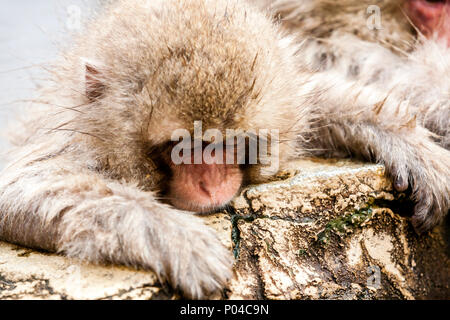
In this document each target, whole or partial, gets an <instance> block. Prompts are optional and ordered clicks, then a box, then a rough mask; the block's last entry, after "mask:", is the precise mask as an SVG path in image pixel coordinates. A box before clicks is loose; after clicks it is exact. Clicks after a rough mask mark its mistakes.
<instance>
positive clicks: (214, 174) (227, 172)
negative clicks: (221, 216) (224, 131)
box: [169, 152, 243, 213]
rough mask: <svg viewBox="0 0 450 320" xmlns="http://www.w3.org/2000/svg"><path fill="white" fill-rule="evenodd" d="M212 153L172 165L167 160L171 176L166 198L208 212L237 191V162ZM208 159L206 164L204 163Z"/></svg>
mask: <svg viewBox="0 0 450 320" xmlns="http://www.w3.org/2000/svg"><path fill="white" fill-rule="evenodd" d="M223 157H224V159H223V160H222V161H221V162H223V164H220V163H219V162H220V161H216V160H218V159H217V158H216V156H215V154H214V153H212V154H211V156H210V157H209V159H205V158H203V161H202V162H203V163H202V164H180V165H175V164H173V163H172V162H171V161H169V166H170V168H171V170H172V179H171V182H170V184H169V198H170V202H171V203H172V205H173V206H174V207H176V208H178V209H182V210H187V211H193V212H198V213H208V212H211V211H213V210H215V209H218V208H220V207H223V206H225V205H226V204H227V203H228V202H230V200H231V199H232V198H233V197H234V196H235V195H236V193H237V192H238V191H239V189H240V187H241V184H242V179H243V174H242V170H241V169H240V167H239V165H238V164H225V158H226V153H225V152H223ZM206 161H208V162H207V163H210V164H207V163H205V162H206Z"/></svg>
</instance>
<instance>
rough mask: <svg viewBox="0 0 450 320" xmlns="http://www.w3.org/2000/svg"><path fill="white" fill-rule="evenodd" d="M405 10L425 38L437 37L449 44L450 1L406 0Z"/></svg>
mask: <svg viewBox="0 0 450 320" xmlns="http://www.w3.org/2000/svg"><path fill="white" fill-rule="evenodd" d="M405 7H406V12H407V13H408V15H409V17H410V18H411V21H412V22H413V23H414V25H415V26H416V27H417V28H418V29H419V31H420V32H422V33H423V35H425V36H426V37H427V38H437V39H440V40H442V41H443V42H444V43H445V44H446V45H447V46H450V1H449V0H408V1H407V2H406V4H405Z"/></svg>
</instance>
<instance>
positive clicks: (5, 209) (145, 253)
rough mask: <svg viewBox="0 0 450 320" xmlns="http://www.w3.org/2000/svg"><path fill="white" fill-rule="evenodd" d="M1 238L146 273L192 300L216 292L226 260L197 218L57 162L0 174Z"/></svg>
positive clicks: (225, 274)
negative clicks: (151, 273) (141, 269)
mask: <svg viewBox="0 0 450 320" xmlns="http://www.w3.org/2000/svg"><path fill="white" fill-rule="evenodd" d="M0 239H1V240H5V241H9V242H13V243H17V244H20V245H25V246H29V247H34V248H42V249H46V250H50V251H56V252H59V253H63V254H65V255H67V256H70V257H76V258H80V259H83V260H87V261H91V262H94V263H101V262H113V263H119V264H125V265H130V266H136V267H140V268H144V269H152V270H154V271H155V272H156V273H157V274H158V276H159V277H160V279H161V280H163V281H165V280H167V281H169V282H170V283H171V285H172V286H173V287H175V288H176V287H177V286H178V287H179V288H180V289H181V290H182V291H183V292H184V293H185V294H186V295H187V296H188V297H193V298H199V297H203V296H204V295H205V294H207V293H209V292H212V291H215V290H217V289H221V288H222V286H223V285H224V283H225V281H226V280H227V278H228V277H229V276H230V270H231V262H232V259H231V257H230V253H229V252H227V250H226V249H225V248H224V247H223V246H222V245H221V243H220V242H219V240H218V239H217V237H216V234H215V232H214V231H213V230H212V229H210V228H209V227H206V226H205V225H204V224H203V223H202V222H201V221H200V219H198V218H196V217H194V216H192V215H191V214H188V213H185V212H182V211H178V210H175V209H173V208H170V207H169V206H166V205H164V204H161V203H159V202H158V201H156V199H155V198H154V196H153V195H152V194H151V193H148V192H144V191H141V190H139V189H138V188H137V187H135V186H132V185H125V184H121V183H118V182H116V181H112V180H107V179H105V178H103V177H102V176H100V175H98V174H95V173H93V172H90V171H88V170H82V169H79V168H78V169H77V168H75V167H74V166H73V165H72V164H71V163H70V162H67V161H64V160H63V159H50V160H42V161H36V162H34V163H31V164H29V165H27V166H24V167H21V168H20V167H15V168H13V167H10V168H7V169H6V170H5V171H4V172H3V173H2V174H1V175H0Z"/></svg>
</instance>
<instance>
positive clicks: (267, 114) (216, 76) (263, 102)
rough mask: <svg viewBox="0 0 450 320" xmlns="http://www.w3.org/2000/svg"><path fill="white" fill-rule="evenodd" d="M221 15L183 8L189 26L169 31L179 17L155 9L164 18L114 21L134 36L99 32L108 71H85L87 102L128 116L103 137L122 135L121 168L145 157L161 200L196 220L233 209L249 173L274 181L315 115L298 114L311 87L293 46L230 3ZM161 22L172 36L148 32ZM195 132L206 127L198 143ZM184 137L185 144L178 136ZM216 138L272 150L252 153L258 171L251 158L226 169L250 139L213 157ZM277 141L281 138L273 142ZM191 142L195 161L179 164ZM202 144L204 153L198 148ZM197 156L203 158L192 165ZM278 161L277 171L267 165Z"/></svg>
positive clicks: (143, 15) (140, 15)
mask: <svg viewBox="0 0 450 320" xmlns="http://www.w3.org/2000/svg"><path fill="white" fill-rule="evenodd" d="M199 4H200V2H199ZM217 5H218V6H219V7H217V8H214V10H212V11H211V10H210V9H208V7H205V6H203V5H200V7H197V6H192V7H191V6H190V5H189V6H185V5H183V4H180V7H179V8H178V5H177V6H175V9H172V10H180V13H179V17H181V18H180V19H183V21H182V22H179V23H175V24H167V22H166V21H168V20H170V19H171V17H172V13H170V12H169V11H168V12H165V11H163V12H160V13H158V14H155V12H156V11H158V10H159V9H156V7H155V8H154V10H156V11H153V9H152V10H150V11H145V12H143V11H138V12H135V13H134V14H133V19H126V20H125V19H124V20H122V17H121V15H120V14H117V15H114V19H119V20H120V24H124V25H125V26H126V28H124V30H132V31H134V30H135V31H136V32H135V34H134V36H130V35H126V36H123V37H120V41H118V40H117V39H118V38H119V37H117V35H116V32H117V30H113V29H111V30H109V31H108V30H105V29H102V28H99V30H100V32H98V33H93V34H91V35H90V36H92V37H93V40H92V42H95V43H101V44H102V48H103V50H101V51H98V52H97V53H96V54H97V56H96V57H94V58H93V60H94V61H100V67H98V68H97V67H92V66H86V76H85V82H86V96H87V97H88V98H89V99H91V100H92V101H93V102H95V103H96V107H97V108H104V110H108V111H107V112H106V113H111V116H108V117H107V118H110V119H123V118H124V115H125V116H126V121H124V122H123V124H122V123H120V124H118V123H117V121H115V122H114V123H113V124H112V125H110V126H107V125H106V124H102V125H103V127H104V128H105V131H109V130H111V129H112V128H118V130H119V131H120V133H118V132H117V131H116V132H114V133H112V134H111V136H112V137H113V139H116V140H117V142H116V145H118V146H120V148H121V152H120V153H119V155H118V157H121V158H120V159H118V160H117V162H120V163H121V166H123V167H126V168H128V167H132V166H133V164H131V163H130V162H131V161H130V159H135V160H132V161H145V160H142V159H144V158H145V157H144V156H143V157H140V156H139V157H138V156H136V154H138V153H140V150H144V151H145V152H143V153H145V155H146V156H147V158H148V160H149V162H153V163H156V164H157V166H158V167H159V168H160V169H161V171H164V175H165V179H163V180H165V185H164V186H162V187H161V188H160V189H163V192H162V193H163V197H162V198H164V199H168V202H170V203H171V204H172V205H174V206H175V207H177V208H180V209H184V210H191V211H197V212H206V211H211V210H213V209H215V208H219V207H222V206H224V205H225V204H227V203H228V202H229V201H230V199H231V198H232V197H233V196H234V195H235V194H236V193H237V192H238V191H239V189H240V187H241V185H242V183H243V181H244V180H246V177H249V176H255V174H252V175H250V174H248V173H247V172H249V171H251V170H250V169H249V167H255V166H258V165H262V167H264V169H265V170H264V174H265V175H270V174H275V173H276V172H277V167H278V163H282V162H285V161H287V160H288V159H290V158H292V157H293V156H294V150H295V148H294V145H295V144H296V141H298V139H297V138H298V133H299V132H305V129H304V128H305V127H308V123H309V112H308V107H307V106H302V107H301V108H300V107H299V106H298V103H299V101H300V100H301V98H300V92H299V91H300V90H299V88H300V87H301V86H302V85H303V83H299V82H300V79H299V77H298V75H297V72H296V64H297V62H296V61H297V60H296V58H295V57H294V56H295V54H296V53H297V51H298V48H297V46H296V45H295V41H294V40H293V39H291V38H285V37H284V36H283V35H282V34H281V33H280V32H279V31H278V29H277V28H275V27H274V25H273V24H272V23H270V22H269V21H268V20H267V18H266V17H265V16H264V15H262V14H261V13H258V12H256V11H255V10H244V11H242V12H241V11H234V10H235V9H232V8H229V7H228V6H227V3H226V2H223V3H222V2H218V3H217ZM186 10H188V12H187V11H186ZM219 11H222V13H221V14H218V12H219ZM158 12H159V11H158ZM165 15H167V16H165ZM149 16H150V17H152V19H153V20H152V19H149ZM193 19H194V20H195V22H196V23H192V21H193ZM158 20H161V23H164V25H165V26H167V27H168V28H171V30H165V29H159V28H151V27H149V28H142V25H147V24H148V23H149V21H154V23H156V22H157V21H158ZM180 26H182V28H180ZM244 30H245V31H244ZM124 39H125V40H124ZM112 48H113V49H114V50H112V51H111V52H110V49H112ZM102 66H105V67H104V68H103V67H102ZM112 106H114V108H112ZM113 112H116V113H117V114H118V115H117V116H114V115H113V114H112V113H113ZM105 118H106V117H105ZM195 123H201V125H202V130H201V133H200V136H201V137H200V138H199V137H197V136H196V134H195ZM180 130H181V131H182V132H183V134H181V135H177V134H176V133H177V132H179V131H180ZM209 130H215V131H216V132H220V134H221V137H222V138H224V140H227V139H228V138H229V134H228V133H227V130H235V131H239V132H243V133H244V134H243V135H245V134H247V135H248V134H249V135H250V136H252V137H256V139H250V140H252V141H255V140H256V141H258V144H259V143H260V142H261V143H263V144H264V142H268V143H266V145H265V146H264V147H263V148H259V145H257V146H256V147H253V149H252V150H256V151H257V155H256V156H254V157H253V159H252V161H243V160H242V159H244V160H245V158H246V157H245V156H244V157H240V160H241V161H239V160H238V158H239V157H238V156H236V159H235V160H234V161H226V159H225V158H226V155H228V154H234V153H235V152H238V151H239V150H242V149H245V148H247V147H248V144H250V142H249V139H247V138H246V139H245V141H247V142H245V143H244V145H243V146H240V147H239V146H236V145H237V144H238V143H237V142H234V143H231V146H236V147H237V148H230V147H229V146H227V147H225V146H223V145H222V146H221V147H219V148H216V149H214V150H213V151H210V149H209V147H210V146H211V145H214V144H217V143H218V140H222V139H216V140H214V143H213V141H212V139H209V138H207V137H206V138H205V134H206V133H207V132H208V131H209ZM261 132H263V133H264V132H265V133H266V137H261ZM272 133H274V134H275V137H273V138H271V139H269V138H267V134H272ZM186 136H189V138H188V139H187V141H189V143H191V142H192V143H191V145H190V146H188V147H186V148H184V152H183V157H184V160H186V159H188V160H189V161H181V162H177V161H174V159H173V158H174V157H173V154H175V155H176V154H178V153H177V152H173V151H174V150H175V151H177V149H176V145H174V143H175V142H177V143H178V140H179V138H180V137H186ZM239 136H242V135H241V134H239ZM216 138H217V137H216ZM129 141H133V142H134V143H135V145H136V146H139V147H137V148H136V147H135V146H132V145H131V144H130V143H129ZM198 142H200V146H198V145H197V146H196V145H195V144H196V143H198ZM275 142H280V143H279V147H277V146H275V145H274V146H272V143H275ZM141 146H144V147H141ZM107 147H108V152H110V153H114V154H118V152H116V151H115V150H111V149H112V148H111V147H109V145H108V146H107ZM238 147H239V148H238ZM221 148H222V151H223V152H220V151H219V150H220V149H221ZM125 149H128V150H126V151H125ZM232 149H234V150H232ZM148 150H150V151H148ZM278 150H279V152H278ZM195 151H197V152H198V151H199V154H200V156H198V157H195V156H192V155H191V154H193V153H195ZM264 151H265V153H264ZM275 151H277V152H275ZM186 154H187V155H186ZM124 155H126V156H124ZM273 155H274V156H275V158H274V159H273V160H274V161H269V162H267V161H266V162H264V163H262V162H261V161H260V160H263V159H265V160H267V159H269V158H272V156H273ZM191 158H195V159H191ZM150 160H151V161H150ZM190 160H198V161H190ZM136 166H137V165H136ZM137 167H139V166H137ZM141 167H142V166H141ZM127 170H128V169H127ZM128 171H129V172H132V171H133V170H132V169H130V170H128ZM134 171H136V170H134ZM253 172H254V170H253ZM144 174H145V175H147V173H144Z"/></svg>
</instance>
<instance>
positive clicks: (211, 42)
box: [0, 0, 450, 298]
mask: <svg viewBox="0 0 450 320" xmlns="http://www.w3.org/2000/svg"><path fill="white" fill-rule="evenodd" d="M360 2H361V1H356V0H355V1H349V0H347V1H345V4H346V6H344V8H351V7H352V5H355V4H356V3H360ZM261 3H262V2H261ZM306 3H308V4H309V5H311V6H312V8H315V9H314V10H316V11H314V12H315V13H314V16H313V17H311V18H310V19H311V21H314V19H322V18H324V19H325V18H327V17H328V13H326V10H325V8H324V7H322V5H323V4H324V3H325V1H322V0H315V1H303V2H302V1H293V0H289V1H279V2H276V3H275V6H274V8H275V9H276V10H278V13H282V14H283V15H285V17H288V18H287V20H286V21H284V22H283V23H284V27H283V26H280V25H279V24H276V23H273V22H272V20H271V18H270V17H269V12H261V11H260V10H257V9H256V7H253V6H252V5H250V4H246V3H244V1H236V0H229V1H226V0H190V1H188V0H181V1H180V0H166V1H163V0H152V1H147V0H126V1H125V0H121V1H116V2H115V3H114V4H113V5H112V6H111V7H110V8H109V9H107V10H105V12H104V13H103V14H101V15H100V16H98V17H97V18H96V19H95V21H93V22H91V23H90V24H89V25H88V26H87V28H86V30H85V32H84V33H83V36H81V37H79V38H78V39H77V40H76V42H75V43H76V44H75V45H74V46H73V47H72V48H71V49H70V50H68V51H67V52H65V53H64V55H63V58H62V59H61V61H60V62H59V63H58V64H56V65H55V66H54V67H53V68H52V69H51V73H52V81H51V83H49V84H48V85H47V86H46V87H45V89H44V90H42V91H41V92H40V97H39V98H38V99H36V101H35V103H33V105H32V106H31V108H30V111H29V113H28V119H25V120H24V121H22V123H21V126H18V127H17V128H16V129H15V131H14V133H15V134H14V135H11V137H12V139H13V142H14V144H15V149H14V152H13V153H12V154H11V162H10V164H9V165H8V166H7V167H6V168H5V170H4V171H3V172H2V173H1V175H0V239H2V240H6V241H10V242H14V243H18V244H21V245H26V246H29V247H35V248H43V249H47V250H50V251H56V252H60V253H63V254H65V255H67V256H70V257H76V258H80V259H83V260H87V261H92V262H112V263H119V264H125V265H131V266H136V267H139V268H144V269H151V270H153V271H155V272H156V273H157V275H158V276H159V277H160V279H161V281H168V282H169V283H170V284H171V285H172V286H173V287H174V288H179V289H180V290H181V292H182V293H183V294H184V295H185V296H186V297H190V298H202V297H205V296H207V295H208V294H209V293H211V292H214V291H216V290H219V289H221V288H223V286H224V285H225V283H226V281H227V279H229V277H230V276H231V265H232V261H233V260H232V257H231V256H230V253H229V252H227V250H226V249H225V248H224V247H223V246H222V245H221V244H220V242H219V240H218V239H217V237H216V235H215V233H214V232H213V231H212V230H211V229H209V228H208V227H206V226H205V225H204V224H203V223H202V222H201V221H200V220H199V219H198V218H196V217H195V216H193V215H192V213H189V212H185V211H182V210H179V209H177V208H175V207H174V206H171V205H168V204H165V203H163V201H161V200H159V198H158V197H159V194H158V191H159V190H161V189H162V188H164V187H163V185H164V184H165V183H164V182H165V181H166V180H168V179H170V175H168V176H167V172H166V171H165V170H163V169H162V168H161V167H160V166H159V164H160V160H158V159H157V158H158V157H159V156H158V153H163V154H164V152H165V151H164V149H165V148H167V146H168V145H167V143H168V141H170V138H171V134H172V132H173V130H175V129H179V128H186V129H189V130H192V128H193V123H194V121H196V120H202V122H203V129H204V130H206V129H208V128H218V129H221V130H225V129H227V128H237V129H242V130H248V129H269V130H270V129H279V130H280V143H281V144H280V162H281V163H284V162H286V161H288V160H289V159H292V158H294V157H301V156H302V155H304V154H311V153H317V154H322V155H324V154H327V155H328V154H336V153H339V154H340V155H344V156H349V155H351V156H356V157H361V158H364V159H367V160H371V161H376V162H380V163H383V164H384V165H385V166H386V168H387V169H388V171H389V173H390V174H391V175H392V177H393V180H394V185H395V187H396V188H397V189H399V190H406V189H407V188H408V186H409V185H410V186H411V187H412V199H413V201H415V202H416V203H417V204H416V207H415V212H414V216H413V218H412V222H413V224H414V226H415V227H416V228H417V229H418V230H419V231H425V230H428V229H429V228H431V227H432V226H434V225H435V224H437V223H439V222H440V221H441V220H442V218H443V217H444V215H445V214H446V213H447V211H448V210H449V202H450V201H449V191H450V190H449V188H450V187H449V186H450V183H449V182H450V152H449V151H448V150H446V149H444V148H443V147H442V146H445V147H447V148H448V119H449V117H448V116H445V115H444V114H445V113H446V114H447V115H448V114H449V110H448V109H449V107H448V100H449V99H448V98H449V84H450V81H449V77H450V72H449V71H450V66H449V61H450V53H449V50H448V49H446V48H444V47H443V46H439V45H438V44H437V43H435V42H426V41H424V42H423V44H420V45H418V47H417V49H415V50H411V53H410V55H409V56H402V55H397V54H395V53H394V52H393V51H391V50H389V49H385V48H383V47H381V46H380V45H379V44H376V43H370V42H366V41H364V39H366V38H368V39H369V40H376V37H375V38H373V37H372V36H369V35H362V38H363V39H359V38H357V37H356V36H352V35H348V34H347V31H348V25H347V24H346V23H345V22H344V23H343V25H342V28H341V30H342V32H339V30H340V29H337V30H336V31H334V32H331V31H329V32H328V33H322V31H318V29H317V28H314V27H313V28H312V29H311V28H310V29H308V23H306V24H305V25H302V24H299V25H297V24H296V23H295V21H296V17H300V16H301V14H302V11H301V10H297V9H299V8H300V7H301V4H306ZM327 3H328V2H327ZM340 3H342V1H341V2H340ZM386 3H390V2H386ZM264 4H267V5H269V2H265V3H264ZM361 7H363V4H361ZM336 10H337V9H336ZM271 12H272V11H271ZM272 13H273V12H272ZM290 13H291V14H290ZM289 14H290V15H289ZM321 14H324V16H321ZM397 14H398V13H396V14H395V15H389V18H390V19H391V20H389V21H393V19H394V17H397ZM308 16H309V14H308ZM308 19H309V18H308ZM308 19H306V20H308ZM343 21H344V20H343ZM290 22H292V24H290ZM311 23H312V24H313V23H314V22H311ZM393 25H394V26H393V28H395V29H396V30H399V33H398V35H399V38H398V39H394V41H393V43H395V44H398V43H401V41H402V39H405V40H410V39H409V38H408V37H409V35H410V34H411V33H410V31H405V29H403V27H402V26H400V25H397V24H396V23H394V24H393ZM338 26H339V24H336V26H335V27H338ZM405 26H406V24H405ZM283 28H284V29H285V30H283ZM286 30H289V32H286ZM408 30H409V29H408ZM316 31H317V32H319V33H320V34H315V32H316ZM403 34H405V35H403ZM310 36H313V38H311V37H310ZM316 36H320V37H326V39H325V40H319V39H317V38H316ZM301 39H303V40H301ZM297 40H298V41H297ZM355 48H358V49H360V50H361V51H358V52H357V50H356V49H355ZM425 52H426V54H425ZM430 55H431V56H432V57H431V58H430ZM433 57H434V58H433ZM437 57H439V60H436V59H437ZM350 66H351V67H350ZM430 70H432V71H433V72H430ZM433 110H438V111H436V112H434V111H433ZM441 115H442V116H441ZM426 127H427V128H429V129H430V130H432V131H434V132H435V133H436V134H440V136H438V135H434V134H432V133H431V132H430V131H429V130H428V129H426ZM437 142H439V143H441V145H442V146H439V145H438V144H437ZM263 169H264V168H263ZM233 170H240V169H238V168H237V169H236V168H233ZM225 171H226V170H225ZM251 172H252V173H251V174H250V176H251V177H252V179H253V180H258V177H257V174H255V172H258V170H252V171H251ZM229 175H231V176H233V175H234V173H233V172H231V173H229ZM172 178H173V177H172ZM231 180H233V179H231ZM175 183H176V181H175ZM234 183H235V182H234Z"/></svg>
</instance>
